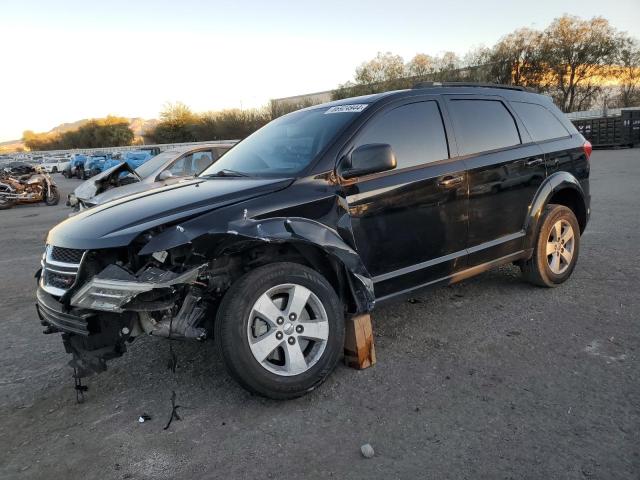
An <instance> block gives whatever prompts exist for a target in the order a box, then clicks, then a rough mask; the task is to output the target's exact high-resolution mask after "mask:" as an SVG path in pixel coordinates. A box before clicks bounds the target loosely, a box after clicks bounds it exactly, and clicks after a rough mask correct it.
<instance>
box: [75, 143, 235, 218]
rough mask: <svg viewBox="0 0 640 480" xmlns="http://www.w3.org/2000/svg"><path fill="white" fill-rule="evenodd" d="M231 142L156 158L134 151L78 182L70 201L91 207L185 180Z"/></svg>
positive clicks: (173, 151) (226, 148)
mask: <svg viewBox="0 0 640 480" xmlns="http://www.w3.org/2000/svg"><path fill="white" fill-rule="evenodd" d="M232 146H233V143H215V144H210V145H198V146H196V147H194V146H191V147H180V148H175V149H171V150H167V151H166V152H163V153H161V154H159V155H157V156H155V157H153V158H151V157H149V154H148V153H147V152H131V154H129V155H125V156H123V158H124V160H125V161H124V162H123V161H120V162H118V163H116V162H115V161H111V162H110V163H109V165H111V167H110V168H107V169H106V170H105V171H103V172H102V173H101V174H99V175H97V176H95V177H93V178H91V179H89V180H87V181H86V182H84V183H83V184H81V185H79V186H78V187H77V188H76V189H75V190H74V192H73V193H71V194H70V195H69V198H68V201H67V204H68V205H70V206H72V207H74V208H76V209H83V208H89V207H93V206H95V205H101V204H103V203H105V202H108V201H111V200H115V199H117V198H122V197H126V196H128V195H133V194H134V193H140V192H144V191H146V190H151V189H154V188H158V187H162V186H166V185H171V184H174V183H176V182H180V181H184V180H186V179H189V178H192V177H193V176H194V175H196V174H197V173H199V172H201V171H202V170H204V169H205V168H207V167H208V166H209V165H211V164H212V163H213V162H215V161H216V160H217V159H218V158H220V156H221V155H222V154H223V153H224V152H226V151H227V150H229V149H230V148H231V147H232ZM127 153H129V152H127ZM114 163H115V165H113V164H114ZM136 165H138V166H137V167H136Z"/></svg>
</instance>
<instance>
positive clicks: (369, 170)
mask: <svg viewBox="0 0 640 480" xmlns="http://www.w3.org/2000/svg"><path fill="white" fill-rule="evenodd" d="M516 112H517V113H516ZM590 153H591V147H590V145H589V144H588V142H585V140H584V138H583V137H582V136H581V135H580V134H579V133H578V132H577V131H576V130H575V128H574V127H573V126H572V124H571V123H570V122H569V121H568V120H567V119H566V118H565V117H564V115H563V114H562V113H561V112H560V111H559V110H558V109H557V107H555V106H554V105H553V103H552V101H551V100H550V99H549V98H547V97H543V96H541V95H537V94H533V93H528V92H524V91H520V90H519V89H518V88H517V87H500V88H488V87H487V86H486V85H485V86H479V87H470V86H468V85H466V86H430V87H425V88H416V89H413V90H403V91H397V92H386V93H381V94H375V95H369V96H365V97H358V98H352V99H345V100H340V101H337V102H333V103H329V104H325V105H319V106H314V107H309V108H307V109H303V110H299V111H296V112H293V113H291V114H288V115H285V116H282V117H280V118H278V119H276V120H274V121H272V122H271V123H269V124H267V125H266V126H264V127H263V128H261V129H260V130H258V131H257V132H255V133H254V134H252V135H251V136H249V137H248V138H246V139H245V140H243V141H242V142H240V143H238V144H237V145H236V146H234V147H233V148H232V149H231V150H229V151H228V152H227V153H226V154H225V155H224V156H222V157H221V158H220V159H219V160H217V161H216V162H215V163H213V165H211V166H210V167H209V168H207V169H206V170H204V172H202V173H201V174H200V175H198V176H197V177H196V178H194V179H189V180H185V181H182V182H178V183H174V184H172V185H166V186H164V187H160V188H156V189H153V190H148V191H145V192H141V193H138V194H134V195H130V196H128V197H124V198H120V199H117V200H113V201H110V202H108V203H105V204H102V205H100V206H96V207H94V208H91V209H88V210H84V211H82V212H80V213H79V214H78V215H76V216H74V217H71V218H69V219H67V220H65V221H64V222H62V223H60V224H59V225H57V226H56V227H55V228H53V229H52V230H51V231H50V232H49V235H48V237H47V240H46V247H45V253H44V255H43V257H42V269H41V270H40V271H39V272H38V273H37V278H38V289H37V308H38V313H39V316H40V319H41V322H42V323H43V324H44V325H45V326H46V330H45V333H53V332H62V340H63V342H64V345H65V348H66V351H67V352H68V353H70V354H71V355H72V360H71V365H72V366H73V367H74V368H75V370H76V372H75V375H76V377H82V376H86V375H88V374H90V373H92V372H99V371H102V370H104V369H105V368H106V361H107V360H109V359H111V358H114V357H117V356H120V355H122V354H123V353H124V351H125V350H126V345H127V343H128V342H131V341H133V340H134V339H135V338H136V337H138V336H140V335H142V334H145V333H146V334H151V335H158V336H161V337H170V338H179V339H192V340H200V341H202V340H205V339H207V338H210V337H212V336H213V338H214V340H215V342H216V344H217V347H218V349H219V350H220V352H221V355H222V358H223V360H224V363H225V365H226V367H227V369H228V371H229V372H230V373H231V375H232V376H233V377H234V378H235V379H236V380H237V381H238V382H239V383H240V384H242V385H243V386H244V387H245V388H247V389H249V390H250V391H252V392H256V393H258V394H261V395H265V396H268V397H271V398H279V399H284V398H292V397H295V396H299V395H303V394H304V393H306V392H308V391H310V390H312V389H314V388H315V387H317V386H318V385H319V384H320V383H322V381H323V380H324V379H325V378H326V377H327V376H328V375H329V374H330V373H331V371H332V370H333V369H334V367H335V366H336V364H337V362H338V360H339V358H340V357H341V355H342V352H343V347H344V338H345V315H356V314H362V313H366V312H370V311H371V310H372V309H373V308H374V305H376V304H377V303H382V302H386V301H388V300H392V299H394V298H402V296H404V295H408V294H412V293H413V292H414V291H415V290H416V289H418V288H423V287H426V286H431V285H436V284H450V283H454V282H457V281H461V280H463V279H466V278H469V277H470V276H473V275H477V274H479V273H481V272H483V271H486V270H487V269H489V268H492V267H495V266H499V265H503V264H507V263H511V262H518V264H519V265H520V266H521V268H522V271H523V275H524V277H525V278H526V279H527V280H529V281H531V282H532V283H535V284H538V285H544V286H547V287H550V286H554V285H558V284H561V283H562V282H564V281H566V280H567V279H568V278H569V277H570V276H571V273H572V271H573V268H574V266H575V265H576V261H577V258H578V250H579V241H580V234H581V233H582V231H583V230H584V228H585V227H586V225H587V222H588V217H589V212H590V210H589V193H588V192H589V183H588V178H589V154H590ZM547 159H548V160H547ZM150 164H151V162H149V163H147V164H146V165H143V166H142V167H140V168H145V167H147V166H148V165H150ZM505 164H509V165H512V166H513V168H511V169H507V170H506V172H507V173H508V174H509V175H511V174H512V173H513V175H514V181H512V182H510V183H509V184H508V188H504V189H502V188H501V189H497V190H496V191H495V192H493V193H492V190H491V189H489V190H488V191H486V189H480V191H483V192H485V193H483V194H472V193H470V192H473V191H474V187H476V184H477V183H479V182H480V183H481V182H484V181H486V180H485V177H486V176H484V175H483V172H484V171H486V170H487V169H499V170H504V169H503V168H502V167H503V166H504V165H505ZM523 170H525V171H529V170H531V171H535V172H536V173H540V176H539V177H532V176H527V177H526V179H525V177H524V176H523V175H522V174H521V173H520V172H521V171H523ZM156 178H159V176H158V177H156ZM518 178H519V179H520V180H519V181H517V179H518ZM506 180H510V179H505V181H506ZM491 181H493V180H492V179H491Z"/></svg>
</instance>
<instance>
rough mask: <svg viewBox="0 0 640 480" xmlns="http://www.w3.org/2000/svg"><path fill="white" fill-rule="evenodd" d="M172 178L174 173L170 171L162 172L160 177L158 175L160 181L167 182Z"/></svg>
mask: <svg viewBox="0 0 640 480" xmlns="http://www.w3.org/2000/svg"><path fill="white" fill-rule="evenodd" d="M171 177H173V173H171V171H170V170H163V171H161V172H160V175H158V180H166V179H167V178H171Z"/></svg>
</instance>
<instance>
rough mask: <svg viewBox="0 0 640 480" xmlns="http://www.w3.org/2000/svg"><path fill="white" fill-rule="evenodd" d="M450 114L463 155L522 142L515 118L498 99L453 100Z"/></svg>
mask: <svg viewBox="0 0 640 480" xmlns="http://www.w3.org/2000/svg"><path fill="white" fill-rule="evenodd" d="M449 105H450V110H451V116H452V120H453V124H454V127H455V129H456V141H457V143H458V148H459V150H460V155H469V154H471V153H478V152H485V151H487V150H495V149H496V148H504V147H510V146H512V145H518V144H519V143H520V135H519V134H518V129H517V128H516V124H515V121H514V120H513V117H512V116H511V113H509V110H507V107H505V106H504V104H503V103H502V102H500V101H498V100H452V101H451V102H450V103H449Z"/></svg>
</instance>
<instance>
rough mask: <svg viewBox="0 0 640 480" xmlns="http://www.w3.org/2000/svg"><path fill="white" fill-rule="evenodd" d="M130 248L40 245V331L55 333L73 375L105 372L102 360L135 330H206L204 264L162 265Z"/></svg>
mask: <svg viewBox="0 0 640 480" xmlns="http://www.w3.org/2000/svg"><path fill="white" fill-rule="evenodd" d="M130 253H131V252H130V249H113V250H98V251H80V250H74V249H66V248H59V247H54V246H47V249H46V252H45V254H44V255H43V259H42V268H41V270H40V271H39V272H38V274H37V277H38V290H37V295H36V298H37V303H36V308H37V311H38V316H39V318H40V321H41V323H42V324H43V325H44V326H46V329H45V331H44V333H56V332H62V334H63V335H62V339H63V342H64V345H65V349H66V351H67V353H70V354H72V355H73V359H72V360H71V362H70V365H71V366H72V367H73V368H74V369H75V372H76V373H75V376H76V377H77V378H82V377H86V376H88V375H91V374H93V373H99V372H102V371H104V370H106V362H107V361H108V360H110V359H112V358H116V357H119V356H121V355H122V354H123V353H124V352H125V351H126V344H127V343H129V342H131V341H133V340H134V339H135V338H136V337H138V336H140V335H143V334H150V335H157V336H161V337H171V338H176V339H195V340H204V339H205V338H206V336H207V331H208V330H209V329H208V328H207V327H206V326H205V325H204V321H203V320H204V317H205V313H206V311H207V310H208V306H209V304H208V302H207V300H206V298H208V295H207V294H206V293H207V292H206V290H207V288H206V287H207V284H206V283H205V281H206V273H205V271H206V267H207V264H206V263H200V264H196V265H191V264H183V263H172V264H169V262H168V260H169V259H168V258H164V259H163V260H165V261H166V263H167V264H165V262H160V261H158V260H157V259H156V258H154V256H149V257H147V258H146V259H145V258H139V257H137V256H135V255H134V256H131V255H130ZM128 256H131V259H130V260H127V257H128ZM141 260H142V262H141ZM176 260H178V261H179V260H180V259H176ZM140 263H142V264H140Z"/></svg>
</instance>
